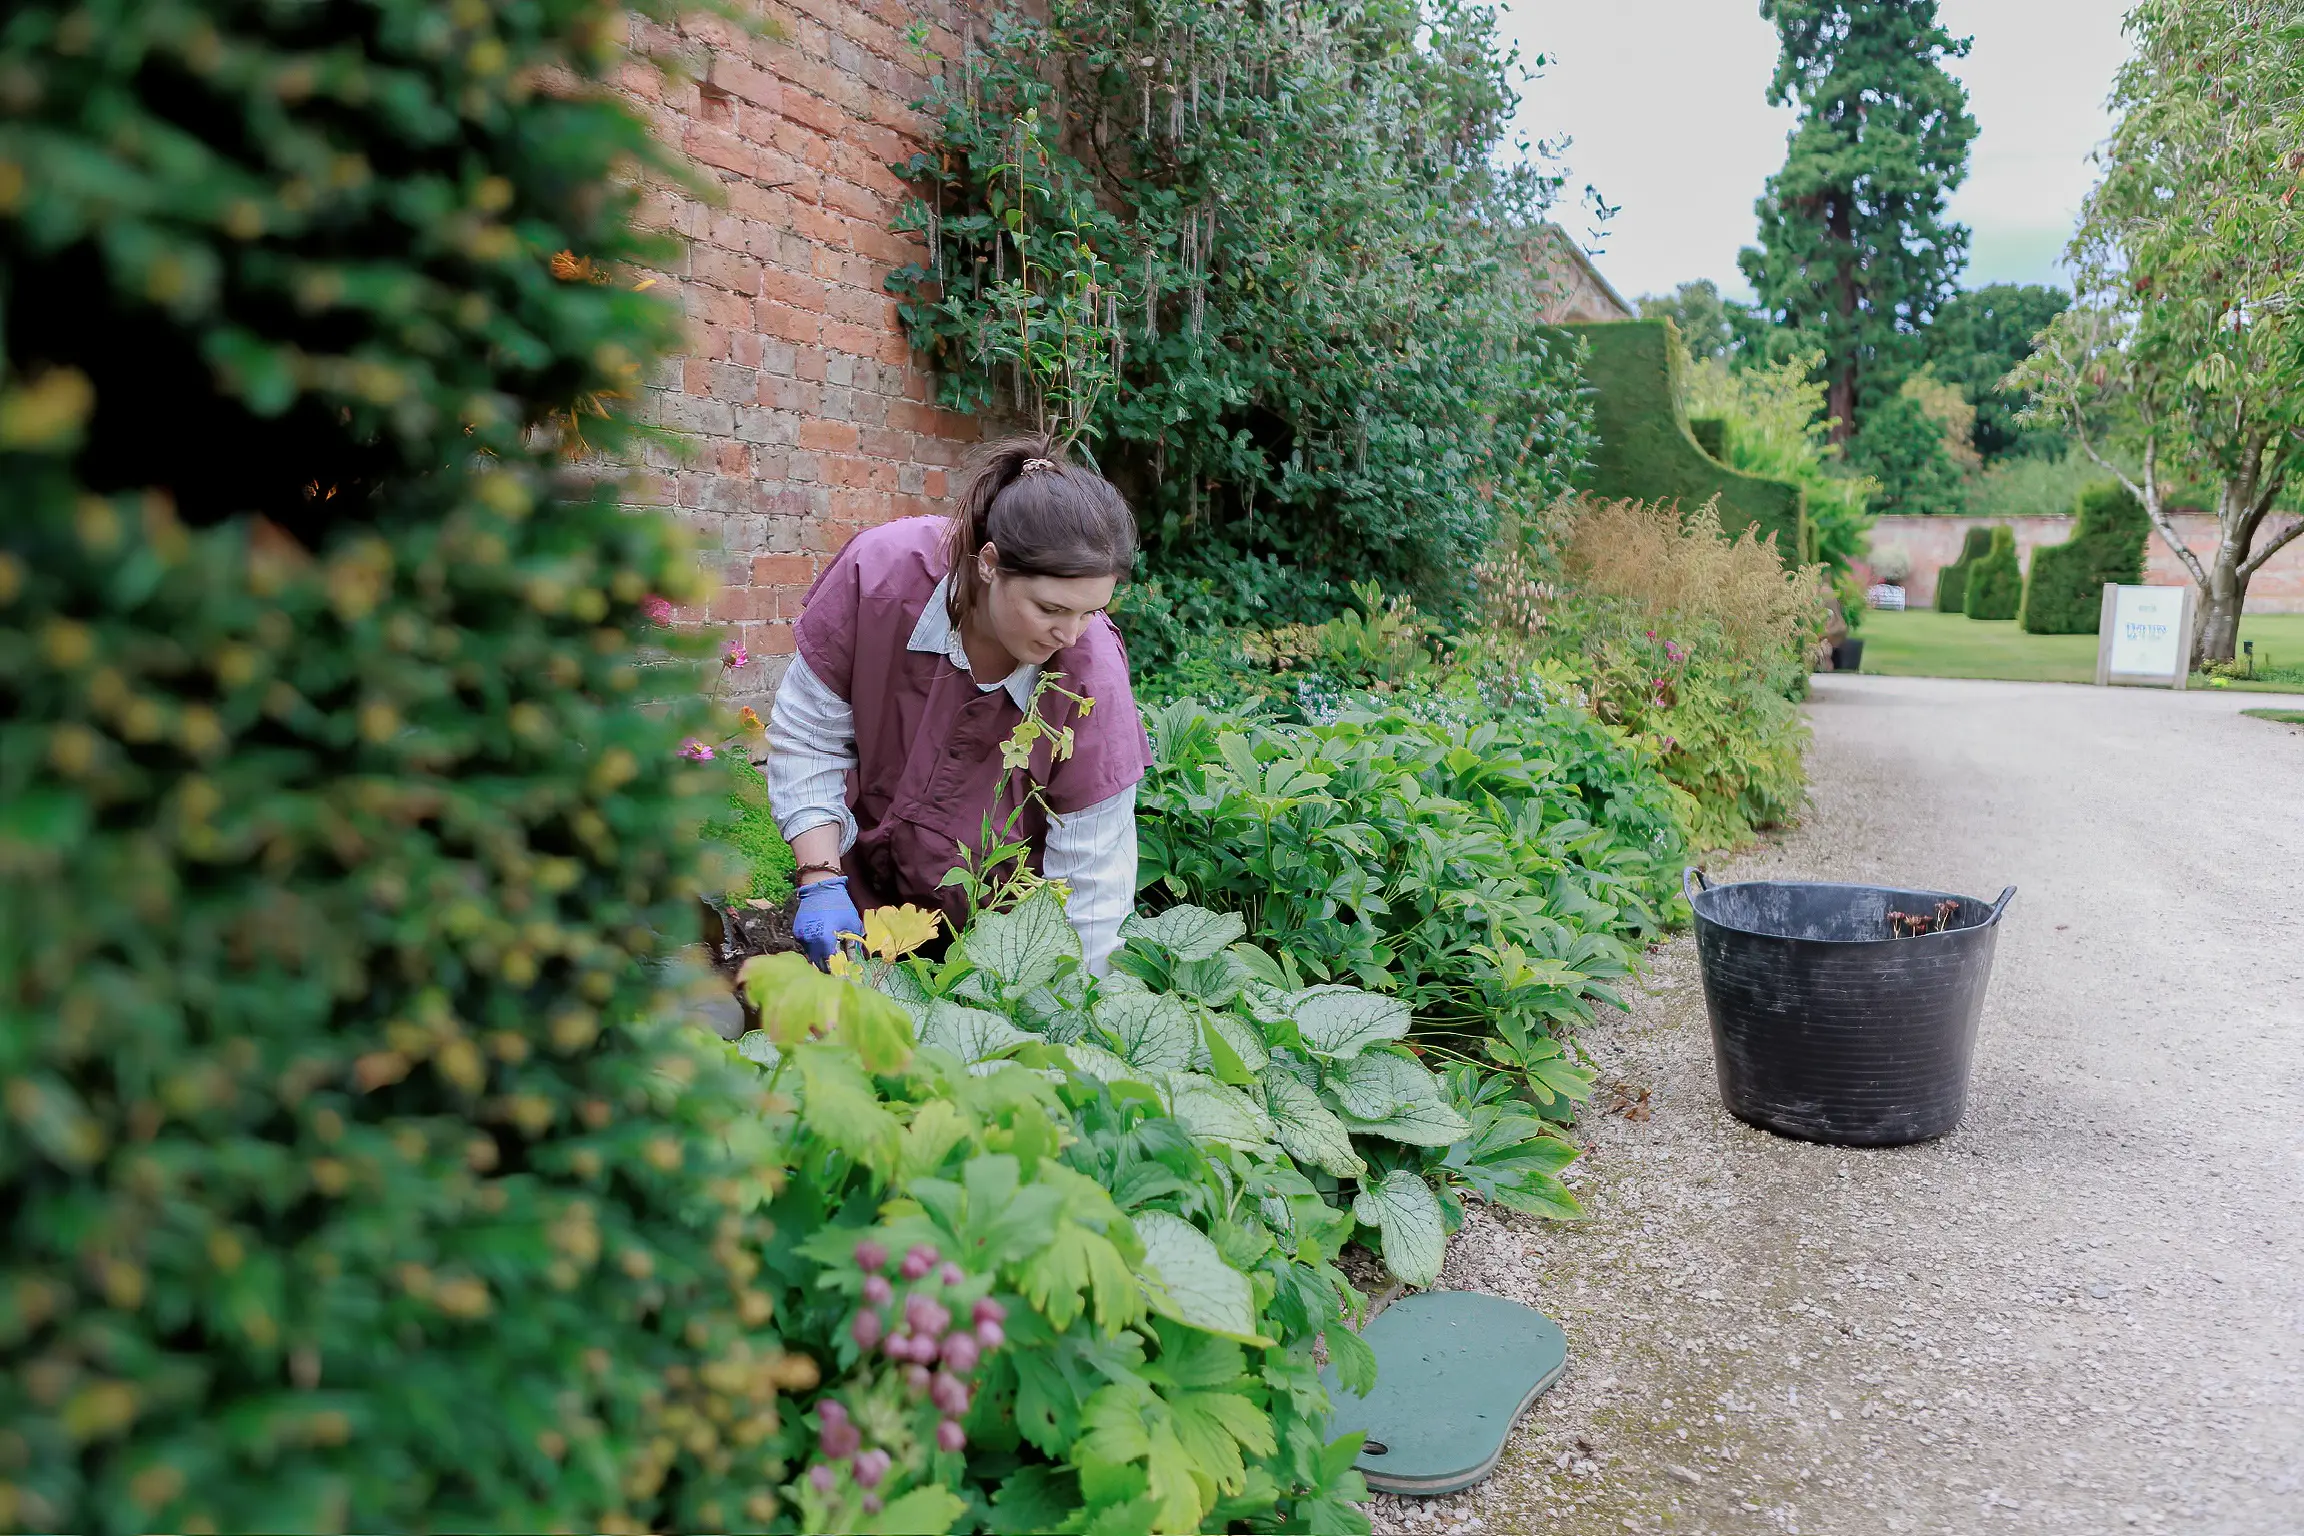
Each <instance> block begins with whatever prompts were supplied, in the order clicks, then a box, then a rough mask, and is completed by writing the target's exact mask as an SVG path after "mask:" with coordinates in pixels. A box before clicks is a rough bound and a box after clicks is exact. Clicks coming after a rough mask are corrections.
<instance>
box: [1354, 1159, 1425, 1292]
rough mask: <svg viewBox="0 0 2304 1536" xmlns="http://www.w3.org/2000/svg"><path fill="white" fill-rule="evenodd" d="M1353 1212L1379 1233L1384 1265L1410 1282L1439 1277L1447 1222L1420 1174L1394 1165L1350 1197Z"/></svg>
mask: <svg viewBox="0 0 2304 1536" xmlns="http://www.w3.org/2000/svg"><path fill="white" fill-rule="evenodd" d="M1352 1214H1353V1215H1354V1216H1356V1217H1358V1218H1359V1219H1360V1221H1361V1222H1362V1223H1364V1224H1365V1225H1367V1226H1371V1227H1374V1228H1376V1229H1377V1230H1378V1231H1379V1232H1381V1233H1383V1234H1384V1265H1385V1267H1386V1268H1387V1269H1389V1270H1391V1271H1392V1273H1393V1274H1395V1275H1398V1276H1399V1277H1400V1278H1401V1279H1403V1280H1405V1281H1407V1282H1408V1283H1409V1284H1410V1285H1430V1284H1431V1283H1432V1282H1433V1281H1435V1280H1437V1279H1439V1278H1440V1264H1441V1261H1442V1260H1443V1259H1445V1258H1446V1257H1447V1253H1448V1230H1447V1222H1446V1219H1445V1218H1444V1217H1442V1215H1441V1214H1440V1202H1439V1201H1438V1200H1436V1199H1434V1198H1433V1196H1432V1189H1431V1186H1430V1185H1428V1184H1426V1183H1425V1182H1424V1180H1423V1178H1422V1176H1421V1175H1419V1174H1416V1173H1414V1172H1412V1171H1410V1170H1409V1169H1406V1168H1395V1169H1393V1170H1392V1171H1391V1172H1390V1173H1387V1174H1386V1175H1384V1177H1383V1178H1381V1179H1379V1180H1377V1181H1376V1182H1375V1183H1373V1184H1366V1185H1363V1186H1361V1189H1360V1193H1359V1194H1358V1195H1356V1196H1354V1197H1353V1200H1352Z"/></svg>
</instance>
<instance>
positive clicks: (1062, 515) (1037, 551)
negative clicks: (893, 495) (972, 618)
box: [946, 434, 1136, 624]
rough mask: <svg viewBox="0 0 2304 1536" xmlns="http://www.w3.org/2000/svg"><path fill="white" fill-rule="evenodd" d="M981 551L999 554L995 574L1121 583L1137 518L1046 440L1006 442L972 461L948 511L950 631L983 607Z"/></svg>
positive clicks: (1132, 558)
mask: <svg viewBox="0 0 2304 1536" xmlns="http://www.w3.org/2000/svg"><path fill="white" fill-rule="evenodd" d="M986 544H990V545H992V546H993V547H994V548H995V549H997V550H998V551H999V556H1000V569H1001V570H1003V571H1012V572H1015V573H1016V574H1019V575H1025V576H1114V577H1126V576H1127V574H1128V572H1129V570H1130V568H1131V567H1133V566H1134V565H1135V563H1136V519H1135V517H1134V515H1133V514H1131V513H1130V512H1129V510H1128V503H1127V502H1126V501H1125V500H1124V499H1122V497H1121V495H1120V492H1119V491H1118V490H1117V489H1115V488H1114V487H1113V485H1112V483H1111V482H1110V481H1108V480H1106V479H1105V478H1104V477H1103V476H1101V475H1098V474H1095V473H1093V472H1091V471H1089V470H1085V469H1081V468H1079V467H1078V466H1077V465H1073V464H1068V463H1066V462H1065V461H1064V458H1063V456H1062V450H1061V449H1059V448H1058V447H1057V446H1056V445H1055V444H1054V443H1053V442H1052V441H1050V439H1049V438H1047V437H1046V436H1044V435H1040V434H1029V435H1024V436H1018V437H1007V438H1002V439H1001V440H1000V441H998V442H995V443H991V444H989V445H987V446H986V447H984V448H982V449H980V450H978V451H977V452H976V454H975V455H973V457H972V461H971V473H970V475H969V478H968V483H967V485H966V486H965V487H964V488H963V489H962V491H961V493H960V499H959V501H958V503H957V504H956V505H955V506H954V507H953V509H952V516H951V522H950V531H949V532H948V534H947V535H946V548H947V552H948V554H949V557H950V567H949V569H950V572H951V588H950V593H951V596H950V599H949V605H950V613H951V617H952V622H953V623H954V624H958V623H960V622H961V620H963V619H964V618H966V617H967V616H968V614H969V613H970V612H971V611H973V610H974V609H975V607H976V605H977V604H978V603H979V602H981V601H983V597H984V577H983V574H982V573H981V572H980V571H978V569H977V566H976V557H977V555H978V553H979V552H980V551H981V550H982V549H983V548H984V546H985V545H986Z"/></svg>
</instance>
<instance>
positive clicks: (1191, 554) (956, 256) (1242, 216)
mask: <svg viewBox="0 0 2304 1536" xmlns="http://www.w3.org/2000/svg"><path fill="white" fill-rule="evenodd" d="M1495 20H1496V18H1495V13H1494V12H1493V11H1492V10H1490V9H1487V8H1483V7H1471V6H1462V5H1454V4H1443V5H1440V6H1437V7H1428V8H1419V7H1418V6H1417V5H1415V4H1412V3H1400V0H1375V3H1359V4H1333V3H1322V0H1315V3H1296V0H1286V3H1276V4H1268V5H1210V4H1206V3H1204V0H1137V3H1129V4H1123V3H1120V0H1056V3H1055V4H1053V5H1052V6H1051V7H1050V8H1049V15H1048V19H1047V20H1046V21H1045V22H1043V21H1039V20H1036V19H1033V18H1029V17H1025V16H1022V15H1019V14H1016V13H1013V12H1009V13H1003V14H1001V15H1000V16H998V17H996V18H995V19H994V20H993V21H992V22H991V23H990V27H989V31H988V33H987V34H986V35H984V36H982V37H972V38H971V39H970V40H969V42H968V45H967V47H966V49H965V51H964V54H963V57H962V58H961V59H960V60H958V61H957V66H956V67H955V68H953V69H951V70H949V71H947V73H946V75H945V77H944V78H943V80H942V81H940V82H939V84H938V87H937V91H936V94H935V95H934V96H933V97H932V98H931V99H930V100H929V101H928V102H927V103H925V104H924V105H925V106H926V108H927V110H929V111H930V112H932V113H933V114H934V115H935V118H936V120H937V123H938V125H939V134H938V139H939V142H938V143H937V144H935V145H934V146H933V147H932V148H931V149H929V150H927V151H924V152H923V153H921V154H919V155H917V156H915V157H914V159H913V160H912V161H911V162H910V163H909V165H906V166H902V167H898V169H899V170H902V171H903V172H904V173H905V174H907V175H909V176H911V177H912V178H913V179H914V181H915V185H916V186H918V187H919V189H920V194H921V195H920V196H919V198H918V199H917V200H916V201H915V203H914V204H913V205H912V206H911V208H910V209H909V210H908V211H907V213H906V215H905V217H904V220H903V224H904V225H905V226H906V227H909V228H912V229H915V230H917V231H919V232H920V233H921V234H922V235H924V236H925V237H926V239H927V242H928V247H929V252H928V256H927V259H926V260H925V262H924V263H921V264H916V265H914V266H911V267H908V268H906V269H905V270H903V271H902V272H900V273H898V274H897V275H896V276H895V277H894V278H893V279H892V280H891V287H892V289H893V290H894V291H895V292H896V293H897V294H898V296H899V297H900V299H901V300H902V313H903V316H904V319H905V322H906V324H907V326H908V327H909V329H910V331H911V334H912V337H913V340H914V341H915V343H916V344H917V345H919V346H920V347H921V348H923V349H924V350H925V351H926V352H927V353H929V355H930V356H931V357H932V358H933V360H934V362H935V364H936V366H937V368H938V370H939V378H940V385H939V388H940V389H941V391H942V401H943V403H944V404H945V405H947V406H949V407H951V408H953V409H958V410H968V411H979V412H990V413H993V414H995V415H1013V416H1018V417H1021V418H1024V419H1026V420H1034V421H1037V422H1038V423H1039V424H1042V425H1046V426H1049V427H1050V428H1051V429H1053V430H1056V431H1058V432H1059V433H1063V434H1066V435H1070V436H1072V437H1073V438H1074V439H1075V441H1076V442H1077V443H1078V445H1079V447H1080V448H1081V450H1082V451H1083V452H1084V453H1086V454H1087V455H1089V456H1091V457H1093V458H1094V459H1095V460H1096V461H1097V462H1098V463H1099V465H1100V466H1101V467H1102V468H1103V469H1104V471H1105V472H1106V473H1107V474H1109V475H1111V476H1112V477H1113V478H1114V479H1115V480H1116V481H1117V482H1118V483H1120V484H1121V485H1122V487H1123V489H1125V490H1126V491H1127V492H1128V493H1129V496H1130V499H1131V501H1132V502H1133V504H1134V505H1135V506H1136V508H1137V510H1138V515H1139V519H1140V521H1141V522H1142V524H1143V529H1144V536H1145V547H1146V557H1147V562H1148V566H1149V569H1150V572H1151V574H1152V575H1154V576H1155V577H1157V578H1159V579H1160V581H1161V584H1162V588H1163V589H1164V591H1163V597H1162V600H1161V601H1160V602H1159V603H1157V604H1152V605H1141V606H1144V607H1152V608H1156V609H1157V610H1158V612H1159V615H1160V617H1161V618H1162V619H1163V620H1164V621H1165V622H1168V623H1172V624H1197V623H1202V622H1207V621H1222V620H1233V619H1238V618H1243V617H1248V616H1251V615H1253V616H1254V618H1255V619H1256V620H1257V621H1258V622H1262V623H1271V622H1274V621H1275V620H1284V619H1290V618H1307V617H1311V618H1316V617H1321V616H1324V614H1325V613H1326V612H1328V611H1330V610H1332V609H1333V608H1335V607H1336V606H1339V602H1338V600H1339V599H1341V598H1342V596H1343V590H1344V586H1345V584H1346V583H1347V582H1348V581H1350V580H1354V579H1366V578H1369V577H1371V576H1373V577H1376V578H1379V579H1381V580H1382V581H1383V582H1384V583H1385V584H1386V585H1387V586H1388V587H1391V588H1393V589H1395V590H1400V589H1408V590H1413V591H1415V592H1416V593H1417V594H1418V595H1419V596H1420V597H1421V598H1422V599H1424V600H1425V601H1426V602H1427V603H1428V604H1430V605H1432V606H1434V607H1437V608H1439V609H1441V610H1443V611H1446V610H1447V609H1448V608H1450V607H1451V606H1452V605H1453V604H1455V603H1456V602H1459V601H1461V600H1462V599H1463V598H1465V597H1466V596H1468V595H1469V593H1470V589H1471V575H1470V573H1471V570H1472V567H1473V565H1474V564H1475V562H1476V561H1477V559H1478V556H1479V552H1480V550H1481V549H1482V548H1483V546H1484V544H1485V543H1486V541H1487V539H1488V537H1489V535H1490V533H1491V531H1492V530H1493V528H1494V526H1495V517H1496V513H1497V510H1498V509H1499V507H1501V506H1507V505H1521V504H1527V503H1531V502H1541V501H1545V500H1549V499H1550V498H1551V497H1552V496H1554V495H1556V494H1558V493H1559V492H1560V491H1562V490H1564V489H1565V488H1566V486H1567V483H1568V478H1569V475H1570V473H1571V472H1572V471H1573V470H1574V469H1575V468H1576V467H1577V465H1578V464H1579V463H1580V462H1581V461H1582V460H1583V458H1584V457H1586V455H1587V453H1588V450H1589V447H1590V429H1589V413H1588V411H1587V409H1586V407H1585V404H1584V402H1583V401H1582V400H1581V399H1580V398H1579V395H1578V392H1577V391H1578V383H1577V358H1576V356H1575V348H1574V344H1573V343H1572V342H1569V341H1567V340H1565V339H1563V338H1562V337H1561V336H1559V335H1558V334H1557V333H1553V334H1546V333H1544V332H1542V331H1541V330H1540V329H1539V326H1538V319H1539V311H1540V309H1541V305H1542V302H1543V299H1544V297H1545V289H1546V281H1547V280H1546V278H1545V276H1544V272H1545V264H1544V262H1543V260H1542V252H1543V249H1544V242H1545V241H1546V240H1547V239H1548V238H1550V237H1549V236H1548V234H1547V232H1546V231H1545V230H1544V229H1543V227H1542V220H1543V215H1544V212H1545V210H1546V208H1547V207H1548V206H1549V204H1550V202H1551V200H1552V198H1553V196H1554V194H1555V193H1556V191H1557V190H1558V185H1559V177H1558V176H1557V175H1556V174H1553V173H1552V172H1551V171H1550V169H1549V168H1548V167H1547V166H1546V164H1545V163H1544V161H1543V160H1542V158H1541V156H1538V157H1537V158H1536V159H1535V160H1533V161H1531V160H1530V159H1529V158H1528V157H1527V156H1525V155H1523V156H1521V157H1520V158H1519V160H1518V162H1517V163H1513V164H1504V163H1502V159H1503V157H1501V156H1499V154H1498V153H1497V152H1498V150H1499V149H1500V148H1501V147H1502V146H1503V143H1504V140H1505V135H1506V129H1507V125H1508V122H1509V120H1510V117H1511V114H1512V111H1513V109H1514V107H1515V105H1516V103H1517V98H1516V96H1515V95H1514V93H1513V91H1512V90H1511V89H1510V87H1509V85H1508V84H1507V75H1508V73H1509V72H1510V71H1511V70H1512V69H1513V68H1514V67H1515V62H1516V61H1515V59H1514V57H1513V56H1512V55H1511V54H1509V53H1508V52H1506V51H1505V50H1504V49H1502V48H1501V47H1500V45H1499V43H1498V41H1497V37H1496V30H1495ZM1131 633H1132V638H1133V637H1134V634H1135V631H1132V632H1131ZM1151 638H1152V640H1153V642H1154V644H1155V645H1156V644H1157V640H1158V637H1157V636H1156V635H1155V636H1153V637H1151Z"/></svg>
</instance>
